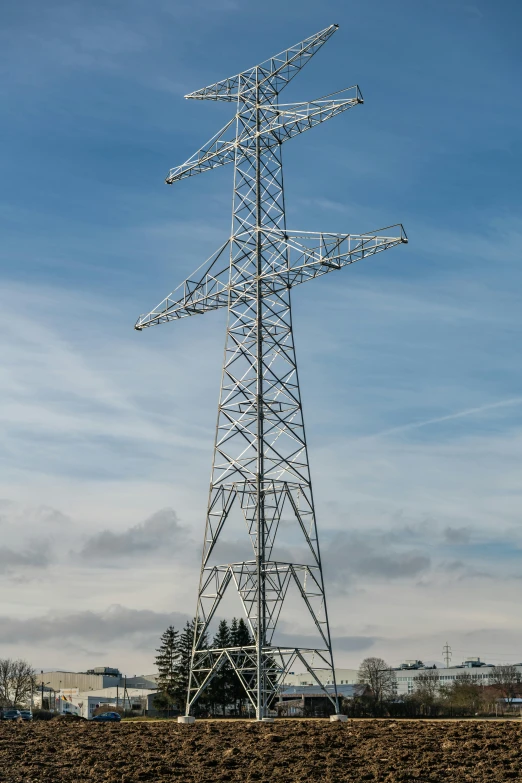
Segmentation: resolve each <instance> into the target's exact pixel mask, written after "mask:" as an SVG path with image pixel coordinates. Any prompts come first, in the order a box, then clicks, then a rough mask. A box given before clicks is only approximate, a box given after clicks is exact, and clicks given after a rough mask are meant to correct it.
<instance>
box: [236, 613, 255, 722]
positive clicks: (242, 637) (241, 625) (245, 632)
mask: <svg viewBox="0 0 522 783" xmlns="http://www.w3.org/2000/svg"><path fill="white" fill-rule="evenodd" d="M253 643H254V642H253V640H252V637H251V635H250V631H249V629H248V625H247V624H246V623H245V621H244V620H243V618H242V617H241V618H240V619H239V620H238V619H237V618H236V617H234V618H233V620H232V623H231V625H230V646H231V647H248V646H250V645H252V644H253ZM231 675H232V676H231V693H232V701H233V702H234V704H237V705H238V708H239V714H240V715H242V714H243V703H244V700H245V696H246V694H245V689H244V688H243V685H242V684H241V680H240V679H239V677H238V675H237V674H236V673H235V672H233V671H232V672H231Z"/></svg>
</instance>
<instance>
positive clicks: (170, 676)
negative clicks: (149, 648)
mask: <svg viewBox="0 0 522 783" xmlns="http://www.w3.org/2000/svg"><path fill="white" fill-rule="evenodd" d="M156 652H157V653H158V654H157V655H156V667H157V669H158V694H157V695H158V699H157V703H158V705H160V703H161V706H162V707H163V708H165V706H167V707H168V706H170V704H172V703H173V702H175V701H176V685H177V681H178V665H179V657H180V651H179V631H176V629H175V628H174V626H173V625H170V626H169V627H168V628H167V630H166V631H164V633H163V634H162V635H161V639H160V646H159V647H158V648H157V650H156Z"/></svg>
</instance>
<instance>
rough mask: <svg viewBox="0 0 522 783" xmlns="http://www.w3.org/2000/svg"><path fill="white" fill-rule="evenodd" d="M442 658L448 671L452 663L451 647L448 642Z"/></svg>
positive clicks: (443, 649)
mask: <svg viewBox="0 0 522 783" xmlns="http://www.w3.org/2000/svg"><path fill="white" fill-rule="evenodd" d="M442 656H443V658H444V660H445V661H446V669H449V665H450V661H451V647H450V646H449V644H448V643H447V642H446V644H445V645H444V647H443V648H442Z"/></svg>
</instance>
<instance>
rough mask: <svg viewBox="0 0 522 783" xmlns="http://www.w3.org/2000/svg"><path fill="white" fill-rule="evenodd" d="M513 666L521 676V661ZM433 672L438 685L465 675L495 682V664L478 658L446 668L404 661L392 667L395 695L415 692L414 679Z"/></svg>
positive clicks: (485, 681)
mask: <svg viewBox="0 0 522 783" xmlns="http://www.w3.org/2000/svg"><path fill="white" fill-rule="evenodd" d="M515 668H516V669H517V671H518V672H519V673H520V675H521V678H522V663H517V664H515ZM427 672H430V673H433V674H435V675H436V676H437V677H438V681H439V685H440V686H444V685H451V683H452V682H454V681H455V680H456V679H457V678H458V677H462V676H463V675H467V676H469V677H471V679H472V681H473V682H476V683H477V685H491V684H493V683H494V682H495V666H494V664H492V663H484V662H483V661H481V660H480V658H468V659H467V660H465V661H463V662H462V663H461V664H460V665H459V666H449V667H448V668H440V669H438V668H436V667H435V666H425V665H424V664H423V663H422V661H404V663H402V664H401V666H400V667H399V668H397V669H394V673H395V677H396V679H397V695H398V696H404V695H407V694H409V693H414V692H415V681H416V679H417V677H419V675H421V674H426V673H427Z"/></svg>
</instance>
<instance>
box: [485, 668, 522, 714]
mask: <svg viewBox="0 0 522 783" xmlns="http://www.w3.org/2000/svg"><path fill="white" fill-rule="evenodd" d="M491 685H493V686H494V687H495V688H497V690H498V691H499V692H500V693H501V694H502V696H503V697H504V698H505V700H506V702H507V703H508V704H509V706H511V704H512V702H513V699H514V698H515V697H516V696H518V694H519V693H520V690H521V688H522V677H521V675H520V672H519V671H518V669H517V667H516V666H513V664H510V663H509V664H503V665H501V666H495V671H494V673H493V680H492V682H491Z"/></svg>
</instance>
